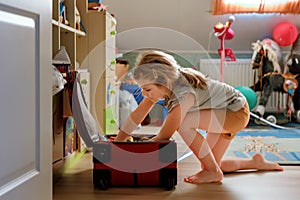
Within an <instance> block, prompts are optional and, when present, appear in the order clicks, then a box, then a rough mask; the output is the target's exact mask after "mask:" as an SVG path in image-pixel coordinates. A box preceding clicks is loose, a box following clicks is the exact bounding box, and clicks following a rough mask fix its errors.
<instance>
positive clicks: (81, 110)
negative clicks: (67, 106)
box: [72, 77, 107, 147]
mask: <svg viewBox="0 0 300 200" xmlns="http://www.w3.org/2000/svg"><path fill="white" fill-rule="evenodd" d="M72 112H73V118H74V121H75V125H76V129H77V131H78V133H79V135H80V136H81V138H82V140H83V141H84V142H85V144H86V146H87V147H93V145H94V144H95V143H98V142H99V141H101V140H103V141H106V140H107V138H106V137H105V136H104V135H99V130H98V124H97V122H96V121H95V119H94V118H93V116H92V114H91V113H90V111H89V109H88V107H87V104H86V101H85V98H84V93H83V90H82V87H81V84H80V81H79V78H78V77H77V78H76V80H75V82H74V86H73V94H72Z"/></svg>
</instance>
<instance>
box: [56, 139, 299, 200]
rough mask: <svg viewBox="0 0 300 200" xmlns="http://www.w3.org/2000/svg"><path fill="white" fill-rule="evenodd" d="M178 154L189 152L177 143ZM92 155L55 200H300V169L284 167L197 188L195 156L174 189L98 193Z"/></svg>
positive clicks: (182, 165)
mask: <svg viewBox="0 0 300 200" xmlns="http://www.w3.org/2000/svg"><path fill="white" fill-rule="evenodd" d="M176 141H177V144H178V153H182V152H184V151H186V150H187V148H186V146H185V145H184V144H183V143H182V142H181V140H180V139H178V140H176ZM92 167H93V166H92V154H91V153H86V154H85V155H84V156H83V157H82V158H81V159H79V160H78V161H77V162H76V163H75V164H73V165H72V166H71V167H69V168H66V170H65V171H64V173H63V175H62V177H61V178H59V179H57V180H56V181H55V182H54V185H53V200H66V199H72V200H99V199H118V200H122V199H124V200H125V199H126V200H128V199H130V200H135V199H136V200H147V199H149V200H154V199H180V200H182V199H197V200H202V199H205V200H208V199H209V200H298V199H299V198H300V188H299V187H300V166H284V168H285V170H284V171H283V172H257V171H240V172H236V173H231V174H225V178H224V180H223V183H222V184H202V185H195V184H189V183H185V182H184V181H183V178H184V177H186V176H189V175H192V174H194V173H196V172H197V171H198V170H199V164H198V162H197V161H196V159H195V157H194V156H193V155H191V156H189V157H187V158H185V159H183V160H181V161H179V162H178V167H177V168H178V184H177V186H176V188H175V189H174V190H171V191H166V190H164V189H162V188H109V189H108V190H106V191H102V190H96V189H94V187H93V181H92Z"/></svg>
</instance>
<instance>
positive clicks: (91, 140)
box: [72, 79, 177, 190]
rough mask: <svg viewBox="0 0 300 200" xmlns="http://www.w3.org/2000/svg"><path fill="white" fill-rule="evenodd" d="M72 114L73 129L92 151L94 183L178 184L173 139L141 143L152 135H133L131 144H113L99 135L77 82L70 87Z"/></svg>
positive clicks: (169, 186)
mask: <svg viewBox="0 0 300 200" xmlns="http://www.w3.org/2000/svg"><path fill="white" fill-rule="evenodd" d="M72 111H73V117H74V121H75V124H76V129H77V131H78V133H79V135H80V136H81V138H82V139H83V141H84V142H85V144H86V146H87V147H90V148H92V149H93V184H94V187H95V188H96V189H102V190H106V189H108V188H109V187H115V186H122V187H162V188H165V189H166V190H171V189H174V188H175V186H176V185H177V144H176V142H175V141H174V140H163V141H144V140H142V139H141V138H142V137H145V136H146V137H152V136H153V135H146V134H145V135H144V134H140V135H137V134H133V142H127V141H126V142H114V141H112V140H111V138H112V137H113V136H115V135H103V134H99V131H98V127H97V123H96V121H95V120H94V118H93V117H92V115H91V113H90V112H89V110H88V109H87V106H86V102H85V100H84V96H83V92H82V88H81V85H80V82H79V80H78V79H76V81H75V83H74V87H73V96H72Z"/></svg>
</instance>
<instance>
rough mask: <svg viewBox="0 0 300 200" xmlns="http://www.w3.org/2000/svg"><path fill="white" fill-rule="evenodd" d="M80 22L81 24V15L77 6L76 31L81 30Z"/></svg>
mask: <svg viewBox="0 0 300 200" xmlns="http://www.w3.org/2000/svg"><path fill="white" fill-rule="evenodd" d="M80 22H81V18H80V13H79V10H78V8H77V6H76V7H75V24H76V29H77V30H81V25H80Z"/></svg>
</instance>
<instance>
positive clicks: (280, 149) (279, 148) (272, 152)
mask: <svg viewBox="0 0 300 200" xmlns="http://www.w3.org/2000/svg"><path fill="white" fill-rule="evenodd" d="M255 153H261V154H262V155H264V156H265V158H266V159H267V160H269V161H274V162H278V163H280V164H300V129H299V128H291V129H284V130H283V129H274V128H270V127H264V126H261V127H250V128H245V129H244V130H242V131H240V132H239V133H238V134H237V136H236V137H235V138H234V139H233V141H232V144H231V146H230V147H229V149H228V151H227V152H226V155H225V156H228V157H238V158H250V157H252V156H253V155H254V154H255Z"/></svg>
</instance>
